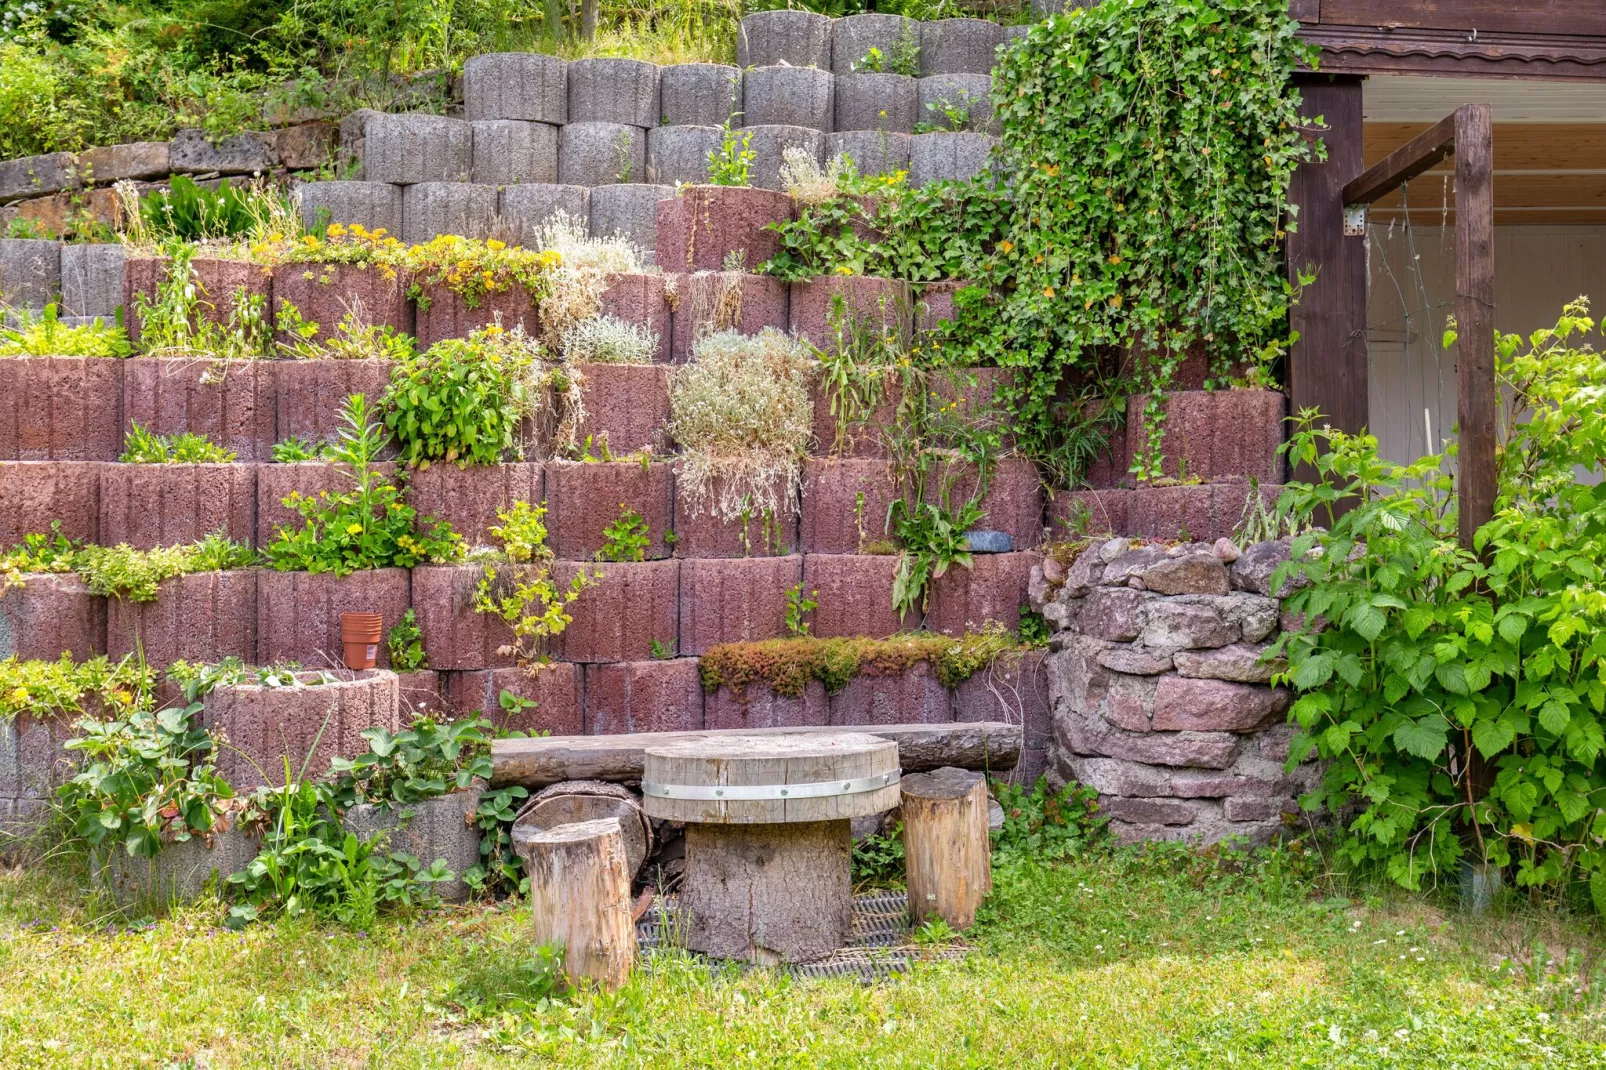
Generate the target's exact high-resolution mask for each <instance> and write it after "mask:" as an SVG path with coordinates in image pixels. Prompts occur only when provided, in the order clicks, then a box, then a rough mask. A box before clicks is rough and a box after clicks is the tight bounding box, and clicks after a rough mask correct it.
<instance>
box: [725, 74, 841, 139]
mask: <svg viewBox="0 0 1606 1070" xmlns="http://www.w3.org/2000/svg"><path fill="white" fill-rule="evenodd" d="M835 83H836V76H835V75H833V74H832V73H831V72H830V71H825V70H816V69H814V68H812V67H787V66H775V67H758V68H755V69H753V70H749V71H748V72H747V75H746V77H745V78H744V79H743V80H742V125H743V126H806V127H808V128H809V129H811V130H830V129H831V122H832V118H833V116H834V115H835V113H836V96H835Z"/></svg>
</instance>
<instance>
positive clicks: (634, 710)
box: [585, 658, 703, 736]
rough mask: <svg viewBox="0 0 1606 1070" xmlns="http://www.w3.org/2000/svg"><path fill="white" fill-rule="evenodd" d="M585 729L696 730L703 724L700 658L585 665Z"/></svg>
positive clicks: (596, 731)
mask: <svg viewBox="0 0 1606 1070" xmlns="http://www.w3.org/2000/svg"><path fill="white" fill-rule="evenodd" d="M585 678H586V688H585V693H586V713H585V730H586V732H587V733H589V734H591V735H594V736H597V735H608V736H613V735H622V734H624V733H626V732H695V731H698V730H700V729H701V728H702V727H703V685H702V683H701V682H700V681H699V680H698V677H697V659H696V658H670V659H668V660H662V661H623V662H616V663H614V664H611V665H587V666H586V667H585Z"/></svg>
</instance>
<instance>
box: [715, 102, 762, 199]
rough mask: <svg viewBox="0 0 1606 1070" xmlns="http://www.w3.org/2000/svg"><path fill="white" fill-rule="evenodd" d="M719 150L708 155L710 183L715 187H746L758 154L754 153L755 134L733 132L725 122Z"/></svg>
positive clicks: (727, 122) (741, 131)
mask: <svg viewBox="0 0 1606 1070" xmlns="http://www.w3.org/2000/svg"><path fill="white" fill-rule="evenodd" d="M723 130H724V133H723V136H722V137H721V138H720V143H719V148H717V149H715V150H713V151H712V152H710V153H709V154H708V182H709V184H710V185H714V186H745V185H747V184H748V175H749V173H750V172H751V171H752V168H753V161H754V160H755V159H757V158H758V153H756V152H754V151H753V148H752V145H753V132H752V131H751V130H733V129H731V124H730V120H729V119H727V120H725V125H724V127H723Z"/></svg>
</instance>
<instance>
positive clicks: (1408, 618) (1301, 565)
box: [1273, 301, 1606, 913]
mask: <svg viewBox="0 0 1606 1070" xmlns="http://www.w3.org/2000/svg"><path fill="white" fill-rule="evenodd" d="M1587 311H1588V310H1587V306H1586V305H1585V304H1584V303H1583V302H1582V301H1579V302H1575V303H1574V304H1571V305H1569V306H1567V308H1566V310H1565V312H1564V313H1563V315H1562V317H1561V319H1560V321H1559V323H1558V324H1557V326H1556V327H1555V328H1553V329H1546V330H1541V331H1537V332H1535V333H1534V334H1533V335H1532V336H1531V337H1530V338H1529V339H1528V340H1527V341H1526V343H1525V342H1524V341H1523V340H1521V339H1519V338H1517V337H1516V336H1515V335H1507V336H1504V337H1500V338H1498V339H1497V345H1496V375H1497V378H1498V382H1499V384H1500V391H1499V394H1498V396H1499V397H1500V398H1501V412H1500V415H1499V420H1498V426H1497V433H1498V436H1499V442H1500V448H1499V449H1498V450H1497V451H1496V464H1497V484H1496V501H1495V509H1494V516H1493V519H1491V520H1490V521H1489V522H1488V523H1486V524H1484V525H1483V526H1482V527H1481V528H1479V529H1478V531H1477V534H1476V537H1475V539H1474V545H1473V547H1472V548H1470V549H1468V548H1463V547H1461V546H1460V545H1459V543H1458V539H1457V510H1456V498H1455V496H1454V493H1453V491H1454V486H1453V476H1452V468H1451V461H1452V460H1453V457H1454V447H1453V446H1452V447H1451V448H1450V450H1449V452H1448V453H1446V454H1442V455H1430V456H1426V457H1423V458H1421V459H1420V460H1418V461H1416V462H1414V463H1413V464H1409V465H1399V464H1393V463H1390V462H1389V461H1386V460H1384V459H1383V458H1381V457H1380V456H1379V455H1378V447H1377V440H1376V438H1374V437H1372V436H1370V435H1346V434H1344V433H1342V432H1339V431H1334V430H1331V429H1327V428H1323V427H1319V426H1318V422H1319V419H1318V415H1317V414H1315V413H1314V412H1309V411H1307V412H1303V413H1301V414H1300V415H1299V417H1298V419H1297V421H1296V424H1295V432H1294V434H1293V435H1292V436H1291V438H1290V441H1289V443H1288V446H1287V450H1288V455H1289V459H1290V460H1291V461H1293V462H1295V463H1301V464H1309V465H1311V466H1313V468H1314V469H1315V471H1316V472H1317V474H1318V476H1319V477H1320V478H1319V482H1316V483H1298V482H1296V483H1293V484H1291V485H1290V486H1289V488H1288V489H1287V490H1286V491H1285V492H1284V495H1283V497H1282V499H1281V500H1280V501H1279V503H1278V513H1279V515H1282V516H1291V517H1292V518H1294V519H1295V520H1296V521H1299V522H1301V523H1302V524H1304V523H1308V522H1311V521H1315V522H1318V523H1321V524H1324V525H1326V530H1322V529H1312V530H1306V531H1304V532H1303V533H1302V534H1300V535H1298V536H1296V537H1295V538H1294V539H1293V541H1292V543H1291V546H1290V552H1291V555H1292V559H1291V561H1290V562H1289V563H1288V564H1286V565H1284V566H1283V567H1282V568H1281V569H1279V571H1278V573H1277V574H1275V575H1274V577H1273V583H1274V584H1280V583H1285V582H1286V583H1287V584H1288V586H1289V587H1291V588H1292V587H1297V588H1298V589H1297V590H1293V592H1292V593H1291V594H1290V595H1289V596H1288V598H1287V600H1286V602H1285V610H1286V612H1287V613H1288V614H1289V615H1290V616H1291V617H1292V618H1293V619H1294V620H1296V621H1299V622H1301V623H1300V625H1299V626H1298V627H1296V628H1295V629H1294V630H1293V631H1292V632H1290V633H1289V634H1287V635H1285V636H1284V637H1283V639H1282V640H1281V641H1280V643H1279V645H1278V648H1279V649H1280V650H1281V651H1282V652H1285V653H1286V656H1287V658H1288V670H1287V672H1286V674H1284V676H1283V679H1284V680H1285V681H1286V682H1287V683H1289V684H1291V685H1292V686H1293V687H1294V688H1295V689H1296V690H1297V691H1298V692H1299V693H1300V695H1299V698H1298V700H1297V701H1296V702H1295V704H1294V707H1293V711H1292V717H1293V719H1294V720H1296V721H1297V723H1298V725H1299V729H1300V731H1299V733H1298V734H1297V735H1296V736H1295V738H1294V740H1293V744H1292V749H1291V751H1290V760H1291V761H1293V760H1297V759H1300V758H1304V757H1305V756H1307V755H1308V754H1309V753H1310V752H1311V751H1312V750H1314V751H1315V752H1316V754H1317V755H1319V756H1320V757H1322V758H1324V759H1328V760H1329V764H1328V766H1327V771H1326V775H1325V777H1324V779H1323V781H1322V784H1321V786H1320V787H1319V788H1318V789H1317V790H1316V791H1314V792H1313V793H1312V794H1311V795H1310V796H1308V797H1307V798H1306V799H1305V800H1303V802H1304V803H1305V805H1307V806H1311V807H1317V806H1325V807H1326V808H1327V809H1328V810H1329V811H1331V812H1333V813H1338V814H1344V815H1349V816H1347V817H1346V821H1347V824H1346V826H1345V829H1344V835H1343V837H1342V839H1341V841H1340V845H1339V850H1340V852H1341V855H1342V857H1343V858H1345V859H1346V860H1347V861H1349V862H1350V863H1351V864H1355V865H1359V866H1366V867H1376V868H1378V869H1379V870H1381V871H1382V872H1383V873H1386V874H1387V876H1388V877H1389V878H1391V879H1392V880H1394V881H1397V882H1398V883H1400V884H1402V885H1404V886H1406V887H1410V888H1415V887H1418V886H1420V885H1421V884H1422V883H1423V882H1424V881H1434V880H1439V879H1443V878H1444V877H1445V876H1446V875H1447V874H1454V873H1455V871H1456V867H1457V865H1458V864H1459V862H1460V861H1461V860H1462V859H1465V858H1468V857H1470V858H1471V859H1472V860H1473V861H1480V862H1482V861H1487V862H1492V863H1494V864H1496V865H1498V866H1501V867H1509V868H1511V869H1512V870H1514V872H1515V878H1516V883H1517V884H1518V885H1519V886H1521V887H1526V888H1528V889H1530V890H1531V891H1532V892H1533V893H1534V894H1536V895H1537V894H1540V893H1541V892H1547V891H1548V892H1549V893H1550V894H1558V893H1561V892H1569V891H1571V890H1573V889H1575V888H1577V887H1579V885H1580V883H1581V882H1587V884H1588V888H1589V891H1590V893H1591V894H1592V896H1593V898H1594V900H1595V902H1596V905H1597V906H1598V907H1600V908H1601V909H1602V912H1603V913H1606V849H1603V848H1602V847H1601V843H1602V842H1603V840H1606V805H1603V804H1606V766H1603V764H1602V763H1601V761H1600V757H1601V752H1602V749H1603V747H1606V731H1603V728H1602V721H1601V718H1602V712H1603V710H1606V686H1603V684H1602V682H1601V674H1600V667H1601V659H1602V656H1603V655H1606V630H1603V628H1602V626H1601V617H1602V612H1603V603H1602V596H1601V594H1600V593H1599V590H1598V587H1599V586H1600V584H1601V581H1602V565H1601V563H1602V562H1603V561H1606V492H1603V491H1602V489H1601V487H1600V485H1598V484H1595V483H1594V482H1593V478H1594V477H1595V476H1596V475H1597V474H1598V473H1599V472H1600V471H1601V464H1602V461H1601V458H1602V457H1603V456H1606V417H1603V416H1602V414H1601V411H1600V407H1599V404H1598V398H1599V396H1600V394H1601V391H1602V389H1603V388H1606V364H1603V362H1602V361H1601V358H1600V355H1599V354H1598V353H1596V352H1595V351H1594V350H1593V349H1591V348H1590V347H1589V346H1587V345H1586V344H1584V338H1585V336H1586V335H1587V334H1588V333H1589V332H1590V331H1591V330H1592V329H1593V327H1594V323H1593V321H1592V320H1590V319H1589V318H1588V315H1587ZM1579 473H1584V474H1585V475H1586V478H1580V476H1579ZM1340 507H1347V511H1344V512H1342V513H1340V512H1339V509H1340Z"/></svg>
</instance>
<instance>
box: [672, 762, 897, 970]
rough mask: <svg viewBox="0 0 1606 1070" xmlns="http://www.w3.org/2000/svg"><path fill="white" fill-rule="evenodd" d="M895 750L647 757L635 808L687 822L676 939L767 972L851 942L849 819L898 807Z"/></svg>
mask: <svg viewBox="0 0 1606 1070" xmlns="http://www.w3.org/2000/svg"><path fill="white" fill-rule="evenodd" d="M898 778H899V771H898V745H897V744H896V743H893V742H891V741H888V740H883V739H878V738H877V737H875V736H871V735H867V734H865V733H862V732H841V733H833V734H830V735H806V736H805V735H799V736H726V737H715V738H704V739H691V740H684V741H681V742H677V743H666V744H663V745H662V746H656V747H649V748H647V750H646V755H645V768H644V770H643V776H642V784H641V788H642V805H643V807H644V808H645V809H646V811H647V813H648V814H649V815H650V816H652V817H656V818H662V819H667V820H670V821H681V822H685V824H686V877H685V883H684V884H683V885H682V886H681V895H680V903H681V916H682V918H683V919H684V920H683V926H684V932H683V934H682V940H683V942H684V943H685V945H686V946H687V947H689V948H691V949H692V950H694V951H701V952H703V953H704V954H707V955H712V956H715V957H717V958H732V959H745V960H747V961H750V962H757V963H762V964H764V965H775V964H777V963H781V962H809V961H811V960H814V959H820V958H824V957H826V956H828V955H830V954H831V953H832V952H833V951H835V950H836V949H838V948H840V947H841V946H843V945H844V944H845V943H847V941H848V938H849V936H850V935H852V931H853V924H852V911H853V894H852V893H853V886H852V879H851V874H850V870H849V859H850V855H851V851H852V844H853V835H852V831H851V828H850V821H851V819H852V818H855V817H861V816H864V815H868V814H878V813H882V812H884V811H886V810H891V809H892V808H893V807H895V806H897V805H898Z"/></svg>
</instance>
